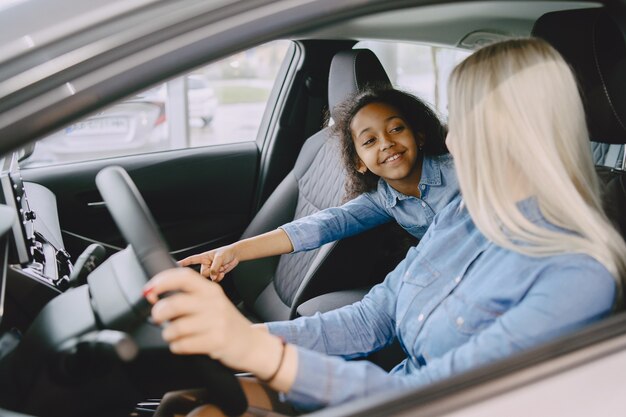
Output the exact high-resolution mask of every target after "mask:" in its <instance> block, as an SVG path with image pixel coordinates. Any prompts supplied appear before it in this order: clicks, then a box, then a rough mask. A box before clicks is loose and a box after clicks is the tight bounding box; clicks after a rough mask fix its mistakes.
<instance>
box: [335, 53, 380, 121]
mask: <svg viewBox="0 0 626 417" xmlns="http://www.w3.org/2000/svg"><path fill="white" fill-rule="evenodd" d="M367 84H378V85H381V84H388V85H391V81H389V77H388V76H387V73H386V72H385V69H384V68H383V66H382V64H381V63H380V61H379V60H378V58H377V57H376V55H374V53H373V52H372V51H370V50H369V49H351V50H349V51H340V52H338V53H337V54H335V56H334V57H333V60H332V62H331V63H330V74H329V77H328V106H329V109H330V111H331V115H332V114H333V109H334V108H335V106H337V105H338V104H340V103H341V102H342V101H344V100H345V99H346V98H348V97H349V96H350V95H352V94H354V93H356V92H357V91H359V90H360V89H362V88H363V87H365V86H366V85H367Z"/></svg>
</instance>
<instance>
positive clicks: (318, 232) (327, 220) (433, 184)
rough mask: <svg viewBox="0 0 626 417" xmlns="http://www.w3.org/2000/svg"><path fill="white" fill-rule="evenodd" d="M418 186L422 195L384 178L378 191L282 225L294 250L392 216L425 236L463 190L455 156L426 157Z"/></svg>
mask: <svg viewBox="0 0 626 417" xmlns="http://www.w3.org/2000/svg"><path fill="white" fill-rule="evenodd" d="M418 187H419V189H420V193H421V198H417V197H413V196H408V195H405V194H402V193H400V192H398V191H396V190H395V189H393V188H392V187H391V186H390V185H389V184H387V182H385V181H384V180H383V179H381V180H380V181H379V182H378V187H377V189H376V190H375V191H372V192H369V193H364V194H362V195H360V196H358V197H356V198H355V199H353V200H350V201H349V202H347V203H346V204H344V205H342V206H340V207H331V208H328V209H325V210H321V211H318V212H317V213H314V214H312V215H310V216H306V217H302V218H300V219H298V220H295V221H293V222H291V223H287V224H285V225H283V226H281V228H282V229H283V230H284V231H285V232H286V233H287V235H288V236H289V239H290V240H291V243H292V245H293V248H294V252H300V251H305V250H311V249H316V248H319V247H320V246H322V245H323V244H325V243H328V242H334V241H335V240H338V239H342V238H345V237H348V236H353V235H356V234H359V233H361V232H364V231H366V230H368V229H372V228H374V227H376V226H378V225H380V224H383V223H387V222H389V221H391V220H395V221H396V222H398V224H400V226H402V227H403V228H404V229H405V230H406V231H407V232H409V233H410V234H412V235H413V236H415V237H416V238H418V239H421V238H422V236H424V233H426V230H427V229H428V226H430V224H431V223H432V221H433V218H434V217H435V214H437V213H438V212H439V211H440V210H441V209H443V208H444V207H445V206H446V205H447V204H448V203H449V202H450V201H452V199H454V198H455V197H456V196H457V195H458V194H459V185H458V182H457V178H456V173H455V171H454V161H453V159H452V156H451V155H450V154H445V155H439V156H432V157H428V156H426V157H424V161H423V164H422V175H421V179H420V183H419V185H418Z"/></svg>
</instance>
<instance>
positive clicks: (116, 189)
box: [96, 166, 247, 415]
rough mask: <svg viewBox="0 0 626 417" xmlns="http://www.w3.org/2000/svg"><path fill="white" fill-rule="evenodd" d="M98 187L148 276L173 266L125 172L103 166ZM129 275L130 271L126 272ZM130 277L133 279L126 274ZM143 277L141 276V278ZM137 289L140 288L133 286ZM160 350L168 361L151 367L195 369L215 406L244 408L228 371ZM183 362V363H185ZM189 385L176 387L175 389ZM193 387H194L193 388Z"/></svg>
mask: <svg viewBox="0 0 626 417" xmlns="http://www.w3.org/2000/svg"><path fill="white" fill-rule="evenodd" d="M96 184H97V186H98V190H99V191H100V194H101V195H102V198H103V199H104V202H105V203H106V206H107V208H108V210H109V212H110V213H111V217H113V221H114V222H115V224H116V225H117V227H118V228H119V230H120V232H121V234H122V236H123V237H124V239H125V240H126V242H127V243H128V244H129V245H130V246H131V248H132V250H133V252H134V253H135V255H136V257H137V260H138V262H139V264H140V266H141V267H142V269H143V270H144V272H145V273H146V276H147V277H148V278H150V277H152V276H154V275H156V274H158V273H159V272H161V271H164V270H166V269H169V268H175V267H176V266H177V265H176V262H174V260H173V259H172V257H171V256H170V254H169V250H168V248H167V245H166V244H165V241H164V240H163V238H162V237H161V234H160V233H159V231H158V229H157V226H156V223H155V221H154V219H153V218H152V215H151V214H150V211H149V210H148V207H147V205H146V203H145V201H144V199H143V198H142V196H141V194H140V193H139V190H138V189H137V187H136V186H135V184H134V183H133V181H132V180H131V178H130V176H129V175H128V173H127V172H126V171H125V170H124V169H123V168H121V167H117V166H112V167H108V168H105V169H103V170H102V171H100V172H99V173H98V175H97V176H96ZM129 275H132V274H129ZM129 278H130V279H137V278H133V277H130V276H129ZM141 279H142V280H145V277H142V278H141ZM135 289H136V290H137V291H140V287H138V286H137V285H135ZM142 306H143V308H141V310H142V311H141V314H142V315H143V316H144V318H145V319H146V321H147V318H148V316H149V314H150V306H149V304H148V303H143V305H142ZM164 347H165V349H164V352H165V355H166V357H168V358H169V363H167V364H164V363H162V362H161V360H163V359H162V357H159V363H153V364H151V365H152V367H154V368H157V369H158V368H159V367H160V366H163V367H164V369H165V368H168V367H169V368H170V369H171V368H172V367H179V366H181V367H184V368H186V369H190V370H192V371H191V372H194V371H195V372H199V373H201V374H202V375H200V378H201V380H202V381H203V383H204V384H205V388H207V389H209V390H210V391H212V392H213V393H214V394H215V395H214V398H215V399H216V403H217V404H215V405H217V406H219V407H220V408H221V409H222V410H223V411H224V412H225V413H226V414H228V415H239V414H242V413H243V412H244V411H245V410H246V409H247V400H246V397H245V395H244V394H243V391H242V390H241V386H240V385H239V382H238V381H237V378H236V377H235V376H234V374H233V373H232V371H231V370H229V369H227V368H226V367H224V366H223V365H222V364H221V363H219V362H217V361H215V360H212V359H210V358H209V357H207V356H202V355H191V356H179V355H173V354H171V353H169V349H167V347H166V345H165V343H164ZM161 356H163V355H161ZM185 361H186V363H183V362H185ZM181 388H189V387H178V388H175V389H181ZM196 388H197V387H196Z"/></svg>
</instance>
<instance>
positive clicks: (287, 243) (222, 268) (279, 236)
mask: <svg viewBox="0 0 626 417" xmlns="http://www.w3.org/2000/svg"><path fill="white" fill-rule="evenodd" d="M292 251H293V246H292V244H291V240H289V237H288V236H287V233H285V232H284V231H283V230H282V229H276V230H272V231H271V232H267V233H263V234H262V235H258V236H254V237H251V238H248V239H243V240H240V241H238V242H235V243H233V244H231V245H227V246H222V247H221V248H217V249H213V250H210V251H207V252H203V253H199V254H197V255H191V256H188V257H187V258H185V259H183V260H180V261H178V265H180V266H189V265H197V264H200V273H201V274H202V275H203V276H205V277H207V278H211V279H212V280H213V281H216V282H219V281H221V280H222V279H223V278H224V276H225V275H226V274H227V273H228V272H230V271H232V270H233V268H235V267H236V266H237V265H238V264H239V262H241V261H248V260H251V259H259V258H265V257H268V256H276V255H282V254H285V253H290V252H292Z"/></svg>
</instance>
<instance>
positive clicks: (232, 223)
mask: <svg viewBox="0 0 626 417" xmlns="http://www.w3.org/2000/svg"><path fill="white" fill-rule="evenodd" d="M298 57H299V54H298V51H297V48H295V47H294V46H293V45H292V43H291V42H289V41H275V42H272V43H269V44H266V45H260V46H258V47H255V48H251V49H249V50H246V51H243V52H240V53H238V54H235V55H232V56H230V57H228V58H225V59H223V60H220V61H218V62H214V63H212V64H209V65H207V66H205V67H202V68H199V69H197V70H194V71H193V72H192V73H189V74H186V75H183V76H180V77H178V78H176V79H173V80H170V81H169V82H167V83H165V84H162V85H159V86H156V87H154V88H151V89H149V90H147V91H144V92H141V93H139V94H136V95H134V96H132V97H130V98H128V99H126V100H124V101H122V102H120V103H116V104H114V105H113V106H110V107H109V108H107V109H105V110H102V111H100V112H99V113H97V114H94V115H90V116H88V117H86V118H84V119H81V120H79V121H76V122H75V123H73V124H71V125H70V126H67V127H65V128H64V129H62V130H61V131H59V132H56V133H54V134H53V135H50V136H48V137H46V138H44V139H43V140H41V141H39V142H38V143H37V145H36V146H35V150H34V152H33V154H32V155H31V157H30V158H28V159H26V160H25V161H23V162H22V175H23V178H24V180H25V181H30V182H35V183H39V184H41V185H43V186H45V187H47V188H49V189H50V190H51V191H52V192H53V193H54V194H55V196H56V199H57V205H58V212H59V216H60V223H61V227H62V230H63V239H64V244H65V246H66V249H67V250H68V251H69V252H70V254H71V255H72V258H74V259H76V257H77V256H78V255H79V254H80V253H81V251H82V250H83V249H84V248H85V247H86V246H87V245H89V244H90V243H93V242H99V243H102V244H103V245H105V246H106V247H108V248H110V249H111V251H110V252H114V251H115V250H116V249H119V248H121V247H123V246H124V243H123V240H122V238H121V237H120V235H119V233H118V231H117V229H116V227H115V226H114V224H113V222H112V219H111V218H110V216H109V214H108V212H107V209H106V207H105V205H104V204H103V203H102V199H101V197H100V195H99V193H98V191H97V189H96V185H95V177H96V174H97V173H98V172H99V171H100V170H101V169H102V168H104V167H106V166H110V165H118V166H121V167H123V168H125V169H126V171H127V172H128V173H129V175H130V176H131V178H132V179H133V180H134V181H135V183H136V185H137V188H138V189H139V191H140V193H141V194H142V195H143V196H144V198H145V200H146V202H147V205H148V207H149V209H150V210H151V212H152V213H153V215H154V217H155V220H156V222H157V224H158V225H159V227H160V229H161V232H162V234H163V235H164V237H165V239H166V241H167V242H168V244H169V245H170V249H171V250H172V252H173V254H174V256H175V257H177V258H180V257H183V256H185V255H187V254H189V253H195V252H198V251H200V250H205V249H207V248H211V247H216V246H219V245H222V244H225V243H227V242H230V241H233V240H234V239H236V238H237V237H238V236H239V235H240V234H241V231H242V230H243V229H244V228H245V226H246V225H247V223H248V221H249V219H250V216H251V212H252V210H253V208H254V202H255V190H256V188H257V182H258V181H259V169H260V167H261V164H260V161H261V155H262V153H263V149H264V146H267V144H268V143H269V142H270V141H271V139H272V138H271V134H270V133H269V132H270V131H273V132H274V134H275V133H276V132H277V131H278V132H280V129H275V126H274V129H271V128H272V127H273V126H272V125H273V123H275V122H274V121H273V120H275V119H276V114H275V113H276V111H277V110H279V108H278V107H279V105H278V104H277V103H279V102H280V101H281V100H284V97H282V96H284V95H288V90H289V88H288V87H289V84H290V80H291V79H292V78H293V76H294V68H295V67H296V64H297V61H298V59H299V58H298ZM278 113H280V111H278ZM146 126H148V128H146ZM287 159H289V158H287Z"/></svg>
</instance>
